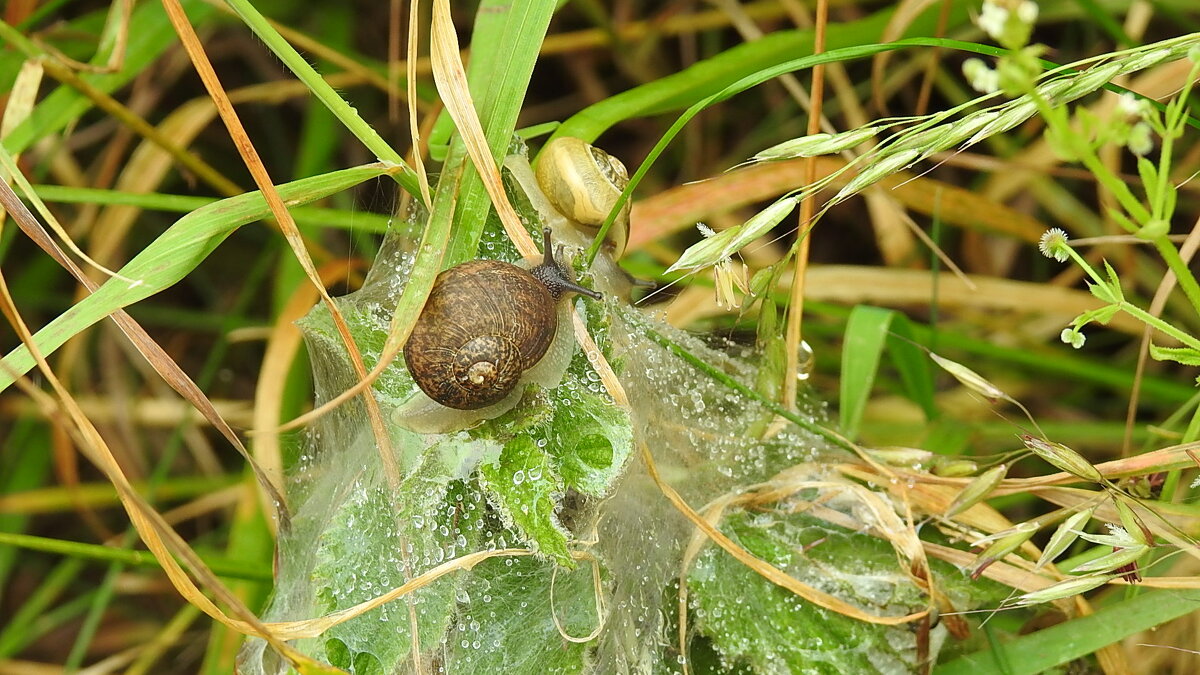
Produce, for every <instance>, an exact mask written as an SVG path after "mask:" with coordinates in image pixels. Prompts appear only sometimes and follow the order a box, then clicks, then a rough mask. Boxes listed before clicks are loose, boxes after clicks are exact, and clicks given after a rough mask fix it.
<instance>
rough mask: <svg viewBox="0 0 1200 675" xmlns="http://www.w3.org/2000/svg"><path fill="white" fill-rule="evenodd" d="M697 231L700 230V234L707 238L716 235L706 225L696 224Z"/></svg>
mask: <svg viewBox="0 0 1200 675" xmlns="http://www.w3.org/2000/svg"><path fill="white" fill-rule="evenodd" d="M696 229H697V230H700V234H702V235H704V237H705V238H708V237H711V236H713V235H714V234H716V231H715V230H713V229H712V228H711V227H709V226H708V225H705V224H704V223H696Z"/></svg>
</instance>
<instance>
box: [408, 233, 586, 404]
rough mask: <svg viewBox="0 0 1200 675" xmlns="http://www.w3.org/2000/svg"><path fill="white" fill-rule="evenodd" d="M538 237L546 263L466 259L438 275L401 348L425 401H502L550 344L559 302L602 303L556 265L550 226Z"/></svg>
mask: <svg viewBox="0 0 1200 675" xmlns="http://www.w3.org/2000/svg"><path fill="white" fill-rule="evenodd" d="M543 236H544V240H545V249H544V258H543V261H542V263H541V264H540V265H537V266H536V267H534V268H532V269H529V270H525V269H522V268H521V267H518V266H517V265H513V264H511V263H507V262H503V261H500V260H472V261H469V262H465V263H462V264H460V265H456V266H455V267H451V268H450V269H448V270H445V271H444V272H442V273H441V274H439V275H438V277H437V279H436V280H435V281H434V284H433V289H432V290H431V291H430V293H429V299H428V300H427V301H426V302H425V308H424V309H423V310H421V315H420V316H419V317H418V318H417V322H416V325H415V326H414V327H413V331H412V335H411V336H410V337H409V338H408V342H407V343H406V344H405V346H404V360H405V362H406V363H407V364H408V370H409V373H411V374H412V377H413V380H414V381H415V382H416V383H417V386H419V387H420V388H421V390H422V391H423V392H425V394H426V395H428V396H429V398H431V399H433V400H434V401H436V402H437V403H440V404H441V405H443V406H447V407H450V408H455V409H458V410H476V409H479V408H485V407H488V406H492V405H495V404H498V403H500V402H501V401H503V400H504V399H506V398H508V396H509V395H510V393H512V391H513V390H514V388H515V387H516V386H517V384H518V383H519V382H520V381H521V379H522V375H523V374H524V373H525V372H526V371H527V370H529V369H531V368H533V367H534V366H535V365H536V364H537V363H538V362H539V361H541V360H542V358H543V357H544V356H545V355H546V352H547V350H549V349H550V347H551V343H552V342H554V337H555V334H556V332H557V330H558V320H559V302H558V300H559V299H560V298H562V297H563V296H564V295H566V294H567V293H579V294H582V295H587V296H588V297H591V298H594V299H597V300H598V299H600V297H601V296H600V294H599V293H597V292H595V291H593V290H591V289H588V288H584V287H583V286H579V285H578V284H576V283H574V282H573V281H572V280H571V278H570V275H569V273H568V272H567V270H566V269H565V268H564V267H563V266H561V265H560V264H559V263H558V261H556V260H555V259H554V254H553V250H552V244H551V241H550V229H549V228H546V229H544V230H543Z"/></svg>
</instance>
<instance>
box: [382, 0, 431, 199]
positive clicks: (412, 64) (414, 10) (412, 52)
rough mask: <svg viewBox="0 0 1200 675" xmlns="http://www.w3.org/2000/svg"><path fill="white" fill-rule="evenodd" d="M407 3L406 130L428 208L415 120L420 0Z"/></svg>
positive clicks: (426, 186)
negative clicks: (410, 136)
mask: <svg viewBox="0 0 1200 675" xmlns="http://www.w3.org/2000/svg"><path fill="white" fill-rule="evenodd" d="M394 3H395V6H396V12H397V14H398V13H399V7H400V0H394ZM408 4H409V12H408V63H407V69H406V75H407V85H408V130H409V133H410V134H412V148H413V151H412V161H413V171H415V172H416V174H417V184H418V185H419V186H420V187H421V198H422V199H424V200H425V208H427V209H429V208H433V197H431V196H430V194H429V176H427V175H426V174H425V159H424V157H423V156H422V154H421V125H420V124H419V123H418V122H417V101H418V100H420V99H419V97H418V96H417V47H418V45H419V41H420V37H421V31H420V27H421V22H420V18H421V13H420V10H421V2H420V0H410V1H409V3H408ZM397 18H398V17H397ZM390 67H391V66H390V64H389V68H390Z"/></svg>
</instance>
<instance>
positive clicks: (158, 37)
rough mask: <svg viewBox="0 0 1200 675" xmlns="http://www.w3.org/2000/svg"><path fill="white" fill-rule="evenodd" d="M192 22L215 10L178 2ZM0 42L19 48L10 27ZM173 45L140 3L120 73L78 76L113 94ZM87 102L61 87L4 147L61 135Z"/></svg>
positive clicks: (15, 149)
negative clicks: (10, 33)
mask: <svg viewBox="0 0 1200 675" xmlns="http://www.w3.org/2000/svg"><path fill="white" fill-rule="evenodd" d="M181 4H182V5H183V7H184V9H185V10H186V11H187V13H188V17H190V18H191V20H192V21H193V22H196V23H200V22H203V21H204V20H206V19H207V18H208V17H209V16H211V15H212V14H213V12H214V11H216V10H215V8H214V7H213V6H212V5H210V4H208V3H206V2H203V1H202V0H181ZM0 25H2V26H3V29H4V30H3V31H2V32H0V42H3V43H8V44H19V43H18V41H17V38H19V37H20V35H19V34H17V35H16V36H15V37H14V36H12V35H9V32H10V31H11V27H10V26H8V24H4V23H2V22H0ZM175 43H176V40H175V31H174V30H173V29H172V28H171V23H170V21H168V20H167V15H166V13H165V12H164V11H163V8H162V5H161V4H159V3H157V2H146V3H141V4H140V5H139V6H138V7H137V8H136V9H135V10H134V12H133V14H132V16H131V17H130V20H129V42H128V44H127V45H126V50H125V59H124V61H123V63H122V64H121V66H122V67H121V70H119V71H117V72H115V73H80V77H81V78H82V79H83V80H84V81H86V82H87V83H88V84H90V85H92V86H93V87H95V88H96V89H98V90H100V91H103V92H107V93H112V92H113V91H116V90H117V89H119V88H121V87H123V86H125V85H126V84H128V83H129V81H130V80H132V79H133V78H134V77H136V76H137V75H138V74H140V73H143V72H145V71H146V69H147V68H149V66H150V63H151V62H153V61H154V60H156V59H157V58H159V57H160V56H162V54H163V52H165V51H166V50H167V48H168V47H171V46H172V45H174V44H175ZM92 106H93V104H92V101H91V100H90V99H88V98H87V97H85V96H83V95H82V94H80V93H79V92H77V91H75V90H74V89H71V88H70V87H66V86H60V87H58V88H57V89H55V90H54V91H53V92H51V93H50V95H49V96H47V97H46V98H45V100H43V101H42V102H40V103H38V105H37V107H36V108H34V109H33V113H32V114H30V116H29V118H28V119H26V120H25V121H24V122H22V123H21V124H19V125H17V127H16V128H14V129H13V130H12V131H11V132H9V134H8V135H7V136H5V137H4V147H5V148H6V149H7V150H8V151H9V152H10V153H13V154H17V153H20V152H23V151H24V150H26V149H27V148H29V146H30V145H32V144H33V143H34V142H35V141H38V140H40V139H42V138H45V137H46V136H49V135H51V134H53V133H56V132H58V131H61V130H62V129H63V128H65V127H66V126H67V125H68V124H71V123H72V122H74V121H76V120H78V119H79V117H80V116H81V115H83V113H85V112H87V111H88V110H90V109H91V108H92Z"/></svg>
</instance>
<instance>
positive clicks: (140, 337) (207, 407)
mask: <svg viewBox="0 0 1200 675" xmlns="http://www.w3.org/2000/svg"><path fill="white" fill-rule="evenodd" d="M0 204H2V205H3V206H4V208H6V209H7V210H8V212H9V214H11V215H12V216H13V220H14V221H15V222H16V223H17V225H18V227H20V228H21V231H23V232H24V233H25V235H26V236H28V237H29V238H30V239H32V240H33V241H34V243H36V244H37V245H38V246H39V247H41V249H42V250H43V251H45V252H46V253H47V254H48V255H49V256H50V257H51V258H53V259H54V260H55V262H57V263H58V264H59V265H61V266H62V267H63V268H64V269H66V270H67V271H68V272H70V273H71V276H73V277H75V280H76V281H78V282H79V283H80V284H82V285H83V286H84V287H85V288H87V289H88V291H95V290H96V288H98V286H97V284H96V282H94V281H92V280H91V279H90V278H88V277H87V275H85V274H84V273H83V271H82V270H80V269H79V267H78V266H77V265H75V263H74V261H72V260H71V259H70V258H68V257H66V256H65V255H64V254H63V252H62V251H61V250H60V249H59V248H58V246H57V245H56V244H55V243H54V240H53V239H50V238H49V237H48V236H47V235H46V233H45V231H44V230H42V229H41V228H40V227H36V225H37V220H36V219H35V218H34V217H33V214H32V213H30V212H29V210H28V209H27V208H25V205H24V204H23V203H22V202H21V201H20V199H19V198H18V197H17V195H16V193H14V192H13V191H12V190H11V189H10V188H9V187H8V185H7V184H5V183H0ZM111 317H112V320H113V322H115V323H116V324H117V327H118V328H120V329H121V332H122V333H124V334H125V336H126V337H128V338H129V340H130V342H132V343H133V345H134V347H135V348H136V349H137V350H138V352H139V353H141V354H142V356H144V357H145V358H146V361H147V362H148V363H149V364H150V366H151V367H153V368H154V370H155V371H156V372H157V373H158V374H159V376H160V377H162V378H163V380H164V381H166V383H167V384H168V385H170V386H171V388H172V389H174V390H175V391H177V392H179V394H180V395H181V396H183V397H184V398H185V399H186V400H187V401H188V402H189V403H191V404H192V405H193V406H195V408H196V409H197V410H199V411H200V413H201V414H202V415H203V416H204V418H205V419H206V420H208V422H209V423H210V424H212V425H213V427H214V428H215V429H216V430H217V431H219V432H220V433H221V435H222V436H224V437H225V439H226V440H228V441H229V443H230V445H232V446H233V447H234V448H235V449H236V450H237V451H238V452H239V453H240V454H241V455H242V457H244V458H245V459H246V461H247V462H248V463H249V465H250V467H251V469H252V470H253V471H254V474H255V477H256V478H257V479H258V481H259V485H261V486H262V488H263V490H265V491H266V492H267V494H269V495H270V497H271V500H272V502H273V503H274V508H273V509H272V511H271V512H270V513H271V516H272V517H274V518H277V519H278V520H279V527H281V528H286V527H288V524H289V519H290V514H289V513H288V510H287V503H286V502H285V501H284V500H283V497H282V495H280V494H279V493H278V491H276V490H275V488H274V486H273V485H271V483H270V481H268V480H267V478H266V476H265V475H264V474H263V472H262V469H261V468H259V466H258V464H257V463H256V462H255V461H254V458H253V457H252V456H251V455H250V452H249V451H248V450H247V449H246V447H245V446H244V445H243V444H242V441H241V439H239V438H238V436H237V434H236V433H234V431H233V429H232V428H230V426H229V424H228V423H226V422H225V420H224V419H223V418H222V417H221V415H220V413H218V412H217V409H216V407H215V406H214V405H213V403H212V401H210V400H209V399H208V397H207V396H205V394H204V392H202V391H200V387H198V386H196V383H195V382H193V381H192V379H191V378H190V377H189V376H188V375H187V373H185V372H183V369H181V368H180V367H179V364H177V363H175V361H174V360H173V359H172V358H171V357H170V356H169V355H168V354H167V353H166V351H164V350H163V348H162V347H160V346H159V345H158V343H157V342H155V341H154V339H153V338H151V337H150V335H149V334H148V333H147V332H146V331H145V329H143V328H142V327H141V325H139V324H138V323H137V322H136V321H134V320H133V317H131V316H129V314H128V313H127V312H126V311H125V310H118V311H116V312H113V313H112V315H111ZM30 347H31V348H32V345H31V346H30Z"/></svg>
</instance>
